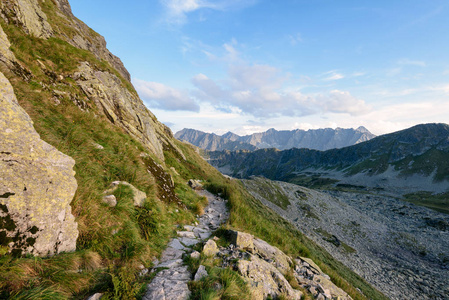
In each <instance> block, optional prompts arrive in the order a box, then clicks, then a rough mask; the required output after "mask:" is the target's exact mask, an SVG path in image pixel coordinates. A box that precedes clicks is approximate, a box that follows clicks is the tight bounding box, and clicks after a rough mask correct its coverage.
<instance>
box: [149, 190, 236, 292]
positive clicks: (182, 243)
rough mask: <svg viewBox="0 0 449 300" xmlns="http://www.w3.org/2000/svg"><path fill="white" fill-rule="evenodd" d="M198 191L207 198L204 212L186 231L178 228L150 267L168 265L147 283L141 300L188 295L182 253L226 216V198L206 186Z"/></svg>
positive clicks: (204, 237)
mask: <svg viewBox="0 0 449 300" xmlns="http://www.w3.org/2000/svg"><path fill="white" fill-rule="evenodd" d="M197 193H198V194H199V195H200V196H205V197H207V199H208V201H209V204H208V205H207V206H206V208H205V213H204V214H203V215H202V216H201V217H199V218H198V223H197V224H198V225H186V226H184V229H185V230H186V231H178V237H177V238H174V239H172V240H171V242H170V243H169V244H168V247H167V249H165V250H164V252H163V253H162V255H161V258H160V261H157V262H156V263H155V265H154V268H153V270H155V269H156V268H167V269H165V270H163V271H161V272H159V273H158V274H157V275H156V277H155V278H154V279H153V281H152V282H151V283H150V284H148V287H147V292H146V293H145V296H144V297H143V298H142V300H184V299H187V298H188V297H189V295H190V291H189V288H188V286H187V283H188V282H189V281H190V280H192V274H191V273H190V272H189V270H188V269H187V266H185V265H184V263H183V260H182V258H183V255H185V254H187V253H191V252H192V249H191V247H192V246H194V245H196V244H198V243H200V242H202V241H205V240H207V239H208V238H209V236H210V235H211V234H212V232H213V231H215V230H216V229H217V228H218V227H219V226H220V224H222V223H224V222H226V220H227V219H228V217H229V212H228V210H227V208H226V202H227V201H226V200H223V199H221V198H219V197H216V196H214V195H213V194H211V193H209V192H207V191H205V190H201V191H197Z"/></svg>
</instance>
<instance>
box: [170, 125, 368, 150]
mask: <svg viewBox="0 0 449 300" xmlns="http://www.w3.org/2000/svg"><path fill="white" fill-rule="evenodd" d="M175 137H176V138H177V139H179V140H181V141H186V142H189V143H191V144H193V145H195V146H197V147H200V148H202V149H205V150H210V151H222V150H231V151H235V150H251V151H253V150H256V149H264V148H276V149H279V150H286V149H291V148H308V149H315V150H323V151H324V150H329V149H333V148H343V147H347V146H351V145H355V144H358V143H361V142H364V141H368V140H370V139H372V138H374V137H375V135H374V134H372V133H371V132H369V130H368V129H366V128H365V127H363V126H360V127H358V128H357V129H353V128H336V129H332V128H324V129H311V130H302V129H295V130H280V131H278V130H275V129H273V128H271V129H269V130H267V131H265V132H259V133H253V134H250V135H245V136H239V135H237V134H235V133H232V132H227V133H225V134H223V135H221V136H220V135H216V134H214V133H206V132H202V131H199V130H195V129H187V128H184V129H183V130H181V131H178V132H177V133H176V134H175Z"/></svg>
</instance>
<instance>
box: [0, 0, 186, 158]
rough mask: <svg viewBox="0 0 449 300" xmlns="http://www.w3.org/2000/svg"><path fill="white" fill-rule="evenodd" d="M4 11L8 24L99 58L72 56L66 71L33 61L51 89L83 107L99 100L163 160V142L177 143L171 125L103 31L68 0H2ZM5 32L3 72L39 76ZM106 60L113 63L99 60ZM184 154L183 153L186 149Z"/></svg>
mask: <svg viewBox="0 0 449 300" xmlns="http://www.w3.org/2000/svg"><path fill="white" fill-rule="evenodd" d="M0 17H2V19H3V21H4V22H5V24H10V25H15V26H17V27H19V28H20V29H21V30H23V32H25V33H26V34H28V35H30V36H33V37H37V38H41V39H51V41H56V42H57V41H64V42H66V43H69V44H70V45H72V46H74V47H76V48H77V49H80V50H85V51H88V52H89V54H93V56H94V58H95V59H96V60H92V59H90V60H83V59H85V58H86V55H81V57H80V58H78V57H75V56H73V57H71V58H73V60H77V65H75V66H74V67H73V68H71V69H70V70H64V71H60V69H61V68H57V67H56V66H55V64H54V63H51V62H50V61H49V60H45V59H41V60H40V59H39V58H38V57H36V58H35V60H36V61H34V62H33V63H36V64H37V68H38V69H40V70H39V71H40V72H42V73H44V74H46V75H47V76H46V77H47V80H46V81H47V82H42V83H43V85H44V86H45V89H47V90H49V91H52V92H53V93H54V94H55V97H56V98H58V97H59V98H69V99H71V100H72V101H74V102H75V103H76V104H77V105H78V106H80V108H81V109H88V108H89V106H90V105H91V103H92V104H94V105H96V106H97V107H98V110H99V112H101V113H103V114H104V115H105V116H107V118H108V119H109V120H110V122H112V123H114V124H115V125H117V126H120V127H121V128H123V129H124V130H125V131H126V132H127V133H129V134H130V135H132V136H133V137H134V138H136V139H137V140H139V141H141V142H142V143H143V144H144V145H146V146H148V148H149V149H151V151H152V152H153V153H154V154H155V155H156V156H157V157H158V158H159V159H160V160H164V156H163V147H164V146H165V147H170V148H174V149H177V147H176V145H175V144H174V143H173V142H172V141H171V140H172V133H171V131H170V129H168V128H167V127H166V126H165V125H163V124H162V123H160V122H158V121H157V119H156V117H155V116H154V115H153V114H152V113H151V112H150V111H149V110H148V109H147V108H146V107H145V105H144V104H143V102H142V100H141V99H140V98H139V97H138V96H137V93H136V92H135V90H134V88H133V87H132V86H131V84H130V83H129V80H130V75H129V73H128V71H126V69H125V67H124V66H123V63H122V62H121V61H120V59H119V58H117V57H116V56H114V55H113V54H111V53H110V52H109V51H108V50H107V48H106V42H105V40H104V38H103V37H102V36H100V35H99V34H97V33H95V32H94V31H93V30H91V29H90V28H89V27H87V26H86V25H85V24H84V23H83V22H81V21H80V20H78V19H77V18H75V17H74V16H73V14H72V12H71V9H70V5H69V3H68V2H67V0H58V1H48V2H41V1H38V0H27V1H23V0H20V1H19V0H11V1H2V2H1V3H0ZM0 37H1V38H2V40H4V45H5V46H3V47H2V48H1V49H0V50H1V53H0V57H1V59H0V61H1V62H3V67H4V72H8V73H9V72H12V73H13V74H15V75H16V76H21V77H22V79H25V80H27V81H30V80H33V79H37V78H35V77H38V74H33V73H32V72H31V70H30V68H32V66H30V65H29V64H28V65H25V64H24V61H20V60H19V59H17V58H16V57H14V54H13V53H12V52H11V51H9V49H8V48H9V47H8V46H7V45H8V44H10V42H9V40H8V38H9V37H8V36H7V34H4V32H3V30H1V33H0ZM12 38H15V37H14V36H12ZM64 50H65V51H67V49H64ZM64 50H63V51H64ZM81 53H82V52H81ZM84 53H85V52H84ZM101 60H103V61H106V62H107V64H108V65H104V64H102V63H98V62H100V61H101ZM92 62H95V63H92ZM26 63H28V62H26ZM5 67H6V69H5ZM33 67H34V68H36V66H33ZM6 70H7V71H6ZM34 73H36V71H35V72H34ZM38 73H39V72H38ZM71 80H74V81H75V82H76V84H77V88H76V89H75V90H73V89H72V90H71V91H67V89H68V88H69V87H70V86H71V85H72V83H71ZM179 152H180V151H179ZM180 155H181V156H182V153H181V152H180Z"/></svg>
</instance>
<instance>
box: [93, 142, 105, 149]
mask: <svg viewBox="0 0 449 300" xmlns="http://www.w3.org/2000/svg"><path fill="white" fill-rule="evenodd" d="M92 145H93V146H94V147H95V148H96V149H98V150H103V149H104V147H103V146H102V145H100V144H97V143H92Z"/></svg>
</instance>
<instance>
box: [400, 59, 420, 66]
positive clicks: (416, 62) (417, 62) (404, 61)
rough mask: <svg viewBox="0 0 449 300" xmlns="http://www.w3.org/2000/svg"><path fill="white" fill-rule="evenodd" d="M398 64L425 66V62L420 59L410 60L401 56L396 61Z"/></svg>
mask: <svg viewBox="0 0 449 300" xmlns="http://www.w3.org/2000/svg"><path fill="white" fill-rule="evenodd" d="M398 64H399V65H408V66H416V67H425V66H426V63H425V62H424V61H421V60H410V59H408V58H403V59H400V60H399V61H398Z"/></svg>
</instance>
